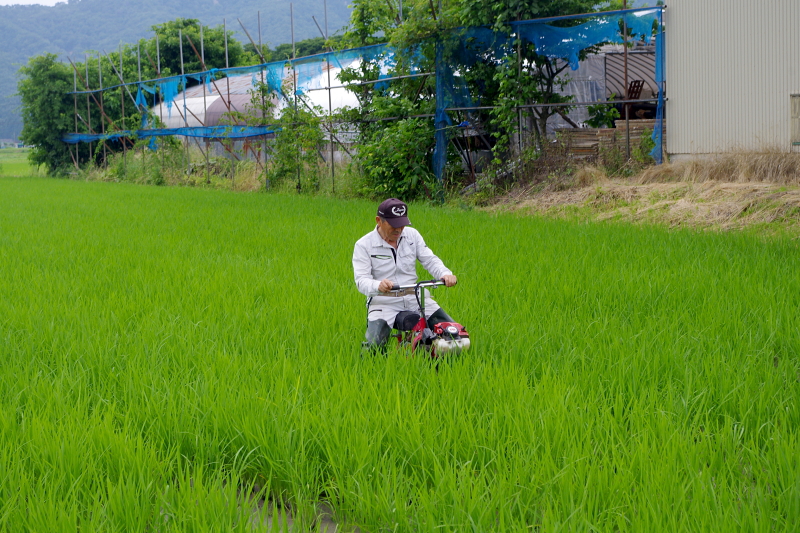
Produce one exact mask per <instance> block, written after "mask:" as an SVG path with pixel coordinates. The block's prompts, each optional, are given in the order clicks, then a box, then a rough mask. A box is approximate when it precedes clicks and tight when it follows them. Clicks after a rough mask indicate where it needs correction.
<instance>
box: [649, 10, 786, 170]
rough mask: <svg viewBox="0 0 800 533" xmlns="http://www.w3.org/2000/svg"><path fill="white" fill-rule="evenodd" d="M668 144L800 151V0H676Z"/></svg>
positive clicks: (670, 37)
mask: <svg viewBox="0 0 800 533" xmlns="http://www.w3.org/2000/svg"><path fill="white" fill-rule="evenodd" d="M667 5H668V7H667V9H666V11H665V12H664V23H665V26H666V43H667V44H666V82H667V91H666V95H667V98H668V99H669V101H668V102H667V107H666V118H667V121H666V122H667V131H668V133H667V139H666V143H667V151H668V152H669V154H670V155H676V156H682V155H697V154H713V153H722V152H730V151H764V150H770V151H781V152H789V151H795V152H800V0H670V1H669V2H667Z"/></svg>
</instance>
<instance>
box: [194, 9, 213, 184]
mask: <svg viewBox="0 0 800 533" xmlns="http://www.w3.org/2000/svg"><path fill="white" fill-rule="evenodd" d="M198 24H200V64H201V65H202V67H203V71H205V70H206V43H205V38H204V37H203V24H202V23H200V22H199V21H198ZM190 42H191V41H190ZM192 48H194V45H192ZM202 84H203V126H205V125H206V121H207V120H208V105H207V103H206V81H205V80H202ZM205 145H206V150H205V153H204V154H203V155H205V157H206V184H209V183H211V170H210V169H209V165H210V162H209V160H208V151H209V149H210V147H209V142H208V138H205ZM199 146H200V144H199V141H198V147H199ZM201 150H202V149H201Z"/></svg>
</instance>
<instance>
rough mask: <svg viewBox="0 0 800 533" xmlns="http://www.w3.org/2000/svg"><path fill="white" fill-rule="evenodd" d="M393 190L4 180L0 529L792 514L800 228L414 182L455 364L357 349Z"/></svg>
mask: <svg viewBox="0 0 800 533" xmlns="http://www.w3.org/2000/svg"><path fill="white" fill-rule="evenodd" d="M374 212H375V205H374V203H372V202H365V201H357V200H338V199H333V198H328V197H324V196H315V197H309V196H303V195H283V194H269V195H265V194H241V193H233V192H230V191H224V190H208V189H200V188H178V187H175V188H167V187H147V186H142V185H137V184H131V183H113V184H112V183H102V182H86V181H75V180H46V179H39V178H33V179H32V178H25V179H18V178H5V179H3V180H0V356H1V357H2V365H0V429H2V431H0V472H2V475H0V530H3V531H60V530H64V531H75V530H76V529H80V530H82V531H142V530H150V531H231V530H234V531H237V530H239V531H245V530H248V531H249V530H253V529H256V530H258V528H260V527H261V526H264V528H266V524H267V523H270V524H273V525H276V524H279V525H280V526H281V527H283V529H284V530H288V529H289V527H290V526H292V525H293V527H295V528H296V530H312V531H317V530H320V529H321V527H322V522H321V518H320V510H319V509H320V507H319V506H320V505H321V504H325V505H327V506H329V507H330V509H331V510H332V515H333V518H334V519H335V520H336V521H337V522H338V523H339V524H341V526H342V528H343V530H349V529H352V528H353V527H355V526H357V527H358V528H359V529H360V530H361V531H384V530H392V531H409V532H410V531H427V530H433V529H437V530H444V531H465V530H475V531H523V530H539V531H557V530H570V531H572V530H577V531H591V530H594V531H613V530H618V531H665V530H669V531H697V530H713V531H723V530H725V531H727V530H746V531H792V530H793V529H794V528H795V526H794V524H796V523H798V522H799V521H800V505H799V504H798V502H800V482H798V480H800V475H798V474H799V473H800V464H798V459H797V449H798V446H799V445H800V442H798V441H799V440H800V439H799V435H800V431H799V430H798V428H800V381H798V375H800V359H799V357H798V356H799V355H800V327H798V326H800V324H799V323H798V321H799V319H798V314H797V309H798V305H799V304H800V296H799V295H800V290H798V289H800V286H799V285H800V280H799V279H798V277H797V275H796V272H797V268H798V259H797V257H798V255H797V251H798V248H797V247H798V244H797V242H796V240H792V239H790V238H784V237H780V236H777V237H773V238H769V239H766V238H762V237H759V236H758V235H754V234H748V233H729V234H711V233H698V232H692V231H688V230H675V231H669V230H666V229H662V228H656V227H646V226H628V225H623V224H613V223H608V224H587V223H578V222H565V221H556V220H546V219H539V218H533V217H523V216H517V215H513V214H501V215H498V214H489V213H485V212H480V211H463V210H458V209H448V208H434V207H430V206H426V205H423V204H412V205H411V219H412V221H413V223H414V225H415V227H416V228H418V229H419V230H420V231H421V232H422V233H423V234H424V235H425V237H426V241H427V243H428V244H429V246H431V248H432V249H433V250H434V251H436V253H437V254H438V255H439V256H440V257H441V258H442V259H443V260H444V261H445V262H446V264H447V265H448V266H450V267H451V268H452V269H453V270H454V271H455V273H456V274H457V275H458V276H459V284H458V285H457V286H456V287H455V288H452V289H446V290H445V289H439V290H437V292H436V293H435V294H434V297H435V298H436V300H437V301H438V302H439V303H440V304H441V305H442V306H443V307H444V308H445V309H446V310H447V311H448V312H449V313H450V314H451V315H453V316H454V317H455V318H456V319H457V320H458V321H460V322H462V323H463V324H465V325H466V326H467V328H468V329H469V331H470V333H471V336H472V339H473V343H474V344H473V349H472V350H471V351H470V352H468V353H466V354H464V355H462V356H460V357H454V358H451V359H447V360H445V361H443V362H442V363H441V364H440V365H438V369H437V368H436V367H435V366H434V365H432V364H431V362H430V361H428V360H426V359H425V358H424V357H420V356H415V357H409V356H408V354H407V353H405V352H402V351H399V350H390V351H389V354H388V355H387V357H380V358H370V357H367V358H363V357H361V353H360V341H361V338H362V336H363V333H364V326H365V318H366V317H365V314H364V308H363V304H364V298H363V297H362V296H361V295H360V294H358V293H357V291H356V290H355V287H354V283H353V280H352V270H351V264H350V258H351V254H352V246H353V243H354V242H355V240H356V239H357V238H359V237H360V236H361V235H363V234H364V233H366V232H367V231H369V230H371V229H372V222H371V220H373V217H374Z"/></svg>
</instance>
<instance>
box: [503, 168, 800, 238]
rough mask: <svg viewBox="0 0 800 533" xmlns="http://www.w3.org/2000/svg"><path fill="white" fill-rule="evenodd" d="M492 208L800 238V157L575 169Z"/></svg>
mask: <svg viewBox="0 0 800 533" xmlns="http://www.w3.org/2000/svg"><path fill="white" fill-rule="evenodd" d="M492 204H493V205H492V207H491V209H493V210H512V211H521V212H530V213H536V214H539V215H546V216H550V217H557V218H567V219H573V220H594V221H604V220H616V221H622V222H633V223H640V222H644V223H651V224H660V225H667V226H670V227H694V228H704V229H715V230H730V229H745V228H753V229H756V230H758V231H759V232H762V233H788V234H791V235H794V236H798V235H800V154H787V153H778V152H772V153H738V154H727V155H720V156H715V157H710V156H709V157H706V158H704V159H702V158H701V159H694V160H688V161H683V162H680V163H676V164H664V165H660V166H654V167H649V168H645V169H643V170H639V171H637V172H636V173H635V175H632V176H630V177H626V178H619V177H615V176H614V175H613V174H612V175H609V174H607V173H606V172H605V170H604V169H603V168H602V167H599V168H598V167H591V166H589V167H577V168H570V171H569V172H568V173H566V174H565V175H560V174H552V175H547V176H545V177H544V178H543V179H542V178H537V179H533V180H529V181H527V182H526V184H525V185H518V186H516V187H514V188H513V190H511V191H510V192H508V193H507V194H504V195H502V196H500V197H498V198H496V199H494V201H493V202H492Z"/></svg>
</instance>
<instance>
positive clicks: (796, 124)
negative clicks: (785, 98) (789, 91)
mask: <svg viewBox="0 0 800 533" xmlns="http://www.w3.org/2000/svg"><path fill="white" fill-rule="evenodd" d="M791 100H792V146H800V94H793V95H792V96H791Z"/></svg>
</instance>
